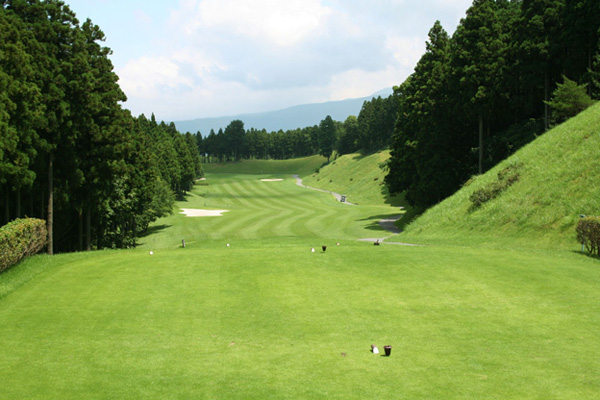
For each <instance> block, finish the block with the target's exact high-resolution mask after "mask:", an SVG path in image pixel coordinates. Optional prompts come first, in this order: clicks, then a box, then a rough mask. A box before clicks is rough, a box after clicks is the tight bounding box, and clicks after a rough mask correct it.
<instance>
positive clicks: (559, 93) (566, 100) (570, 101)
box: [546, 76, 594, 124]
mask: <svg viewBox="0 0 600 400" xmlns="http://www.w3.org/2000/svg"><path fill="white" fill-rule="evenodd" d="M563 80H564V83H559V84H557V88H556V90H555V91H554V93H553V94H552V100H551V101H547V102H546V104H548V105H549V106H550V108H551V109H552V121H553V122H554V123H555V124H559V123H562V122H564V121H566V120H568V119H569V118H572V117H574V116H576V115H577V114H579V113H580V112H581V111H583V110H585V109H586V108H588V107H589V106H591V105H592V104H594V101H593V100H592V99H591V98H590V96H588V94H587V92H586V87H585V85H578V84H577V83H576V82H574V81H572V80H570V79H568V78H567V77H566V76H563Z"/></svg>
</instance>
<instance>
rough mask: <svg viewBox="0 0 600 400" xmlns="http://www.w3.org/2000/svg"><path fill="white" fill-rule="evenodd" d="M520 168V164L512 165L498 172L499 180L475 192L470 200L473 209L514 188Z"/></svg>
mask: <svg viewBox="0 0 600 400" xmlns="http://www.w3.org/2000/svg"><path fill="white" fill-rule="evenodd" d="M519 168H521V164H520V163H515V164H511V165H509V166H508V167H506V168H504V169H503V170H502V171H500V172H498V180H497V181H494V182H491V183H489V184H487V185H485V186H484V187H482V188H481V189H478V190H476V191H474V192H473V193H472V194H471V196H470V197H469V200H471V203H473V204H472V207H474V208H476V207H479V206H481V205H482V204H484V203H487V202H488V201H490V200H492V199H494V198H496V197H498V196H499V195H500V193H502V192H503V191H505V190H506V189H508V188H509V187H510V186H512V184H513V183H515V182H516V181H518V180H519V177H520V174H519V171H518V170H519Z"/></svg>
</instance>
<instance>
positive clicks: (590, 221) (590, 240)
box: [576, 217, 600, 256]
mask: <svg viewBox="0 0 600 400" xmlns="http://www.w3.org/2000/svg"><path fill="white" fill-rule="evenodd" d="M576 231H577V240H578V241H579V243H582V244H584V245H585V247H586V248H587V250H588V251H589V252H590V254H592V255H596V256H598V255H600V217H584V218H581V219H580V220H579V223H578V224H577V228H576Z"/></svg>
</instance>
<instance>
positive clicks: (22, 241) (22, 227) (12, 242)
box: [0, 218, 48, 272]
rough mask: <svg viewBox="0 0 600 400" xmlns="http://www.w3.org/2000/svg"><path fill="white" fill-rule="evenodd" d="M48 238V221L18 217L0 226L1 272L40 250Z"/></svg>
mask: <svg viewBox="0 0 600 400" xmlns="http://www.w3.org/2000/svg"><path fill="white" fill-rule="evenodd" d="M47 240H48V231H47V230H46V221H44V220H41V219H33V218H24V219H16V220H14V221H12V222H9V223H8V224H6V225H4V226H3V227H1V228H0V272H1V271H4V270H5V269H7V268H9V267H10V266H11V265H14V264H16V263H18V262H19V261H21V259H23V258H24V257H28V256H30V255H33V254H35V253H37V252H38V251H40V250H41V249H42V248H43V247H44V246H45V245H46V242H47Z"/></svg>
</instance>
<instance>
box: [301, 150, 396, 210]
mask: <svg viewBox="0 0 600 400" xmlns="http://www.w3.org/2000/svg"><path fill="white" fill-rule="evenodd" d="M389 157H390V152H389V151H387V150H386V151H381V152H378V153H374V154H370V155H366V156H364V155H361V154H358V153H357V154H347V155H344V156H341V157H339V158H337V159H335V160H333V161H331V162H330V163H329V164H328V165H326V166H323V167H322V168H320V169H319V172H316V171H313V173H311V174H310V175H308V176H306V177H305V179H304V183H305V184H306V185H308V186H311V187H317V188H321V189H327V190H332V191H334V192H337V193H342V194H346V195H347V196H348V201H350V202H352V203H356V204H361V205H367V204H369V205H383V204H388V205H392V206H404V207H407V204H406V202H405V201H404V198H403V196H390V194H389V191H388V190H387V186H385V184H384V182H383V180H384V178H385V175H386V174H387V172H386V171H384V170H383V169H382V168H381V167H380V166H381V165H382V164H383V163H385V161H387V160H388V159H389Z"/></svg>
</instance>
